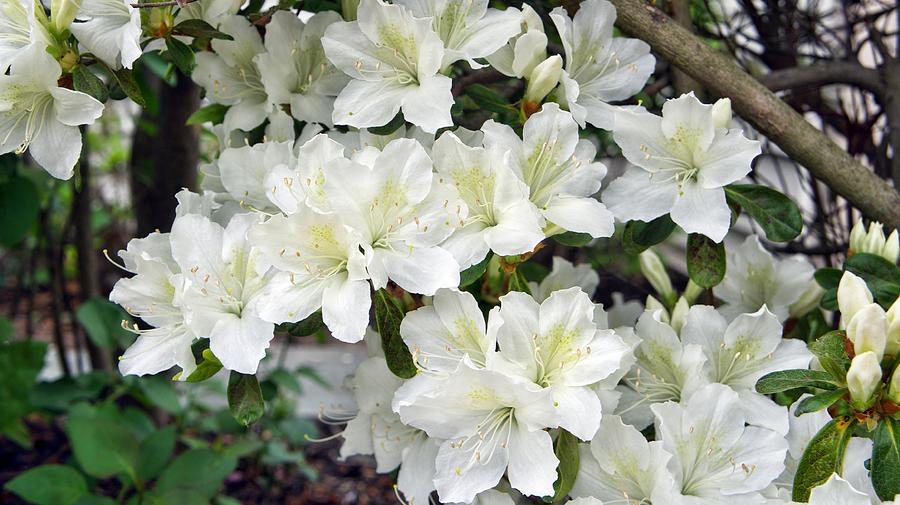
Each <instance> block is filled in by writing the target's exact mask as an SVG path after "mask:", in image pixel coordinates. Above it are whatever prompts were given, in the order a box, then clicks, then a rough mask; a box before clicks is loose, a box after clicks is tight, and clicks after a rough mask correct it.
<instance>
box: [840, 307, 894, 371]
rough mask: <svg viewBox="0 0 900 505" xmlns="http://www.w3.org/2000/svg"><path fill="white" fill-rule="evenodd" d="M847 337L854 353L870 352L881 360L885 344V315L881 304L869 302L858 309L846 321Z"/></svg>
mask: <svg viewBox="0 0 900 505" xmlns="http://www.w3.org/2000/svg"><path fill="white" fill-rule="evenodd" d="M847 338H848V339H850V341H851V342H853V350H854V351H855V352H856V354H862V353H864V352H872V353H875V356H877V357H878V361H881V358H883V357H884V349H885V346H886V345H887V316H886V314H885V312H884V309H882V308H881V305H878V304H877V303H870V304H869V305H866V306H865V307H863V308H861V309H859V311H857V312H856V314H855V315H854V316H853V318H852V319H850V322H849V323H847Z"/></svg>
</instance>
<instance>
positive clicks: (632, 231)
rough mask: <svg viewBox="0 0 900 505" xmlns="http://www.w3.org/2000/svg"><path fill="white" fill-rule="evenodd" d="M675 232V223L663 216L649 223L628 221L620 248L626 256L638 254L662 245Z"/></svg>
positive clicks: (666, 215) (667, 216) (665, 215)
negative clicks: (622, 248) (621, 247)
mask: <svg viewBox="0 0 900 505" xmlns="http://www.w3.org/2000/svg"><path fill="white" fill-rule="evenodd" d="M674 230H675V222H674V221H672V218H670V217H669V215H668V214H664V215H662V216H660V217H658V218H656V219H654V220H652V221H650V222H646V223H645V222H644V221H628V222H627V223H625V229H624V230H623V231H622V246H623V247H624V249H625V252H627V253H628V254H640V253H642V252H644V251H645V250H646V249H647V248H649V247H652V246H655V245H656V244H659V243H662V242H663V241H664V240H666V239H667V238H669V235H671V234H672V231H674Z"/></svg>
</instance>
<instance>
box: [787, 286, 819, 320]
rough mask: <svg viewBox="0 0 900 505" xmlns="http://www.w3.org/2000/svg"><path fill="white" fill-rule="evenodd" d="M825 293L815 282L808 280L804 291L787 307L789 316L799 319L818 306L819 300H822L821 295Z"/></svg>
mask: <svg viewBox="0 0 900 505" xmlns="http://www.w3.org/2000/svg"><path fill="white" fill-rule="evenodd" d="M823 294H825V290H824V289H822V287H821V286H819V283H817V282H810V283H809V286H807V288H806V291H804V292H803V294H802V295H800V298H799V299H798V300H797V301H796V302H794V303H792V304H791V306H790V307H788V312H789V313H790V316H791V317H792V318H794V319H799V318H801V317H803V316H805V315H807V314H809V313H810V312H812V311H813V310H815V309H816V308H818V306H819V302H820V301H821V300H822V295H823Z"/></svg>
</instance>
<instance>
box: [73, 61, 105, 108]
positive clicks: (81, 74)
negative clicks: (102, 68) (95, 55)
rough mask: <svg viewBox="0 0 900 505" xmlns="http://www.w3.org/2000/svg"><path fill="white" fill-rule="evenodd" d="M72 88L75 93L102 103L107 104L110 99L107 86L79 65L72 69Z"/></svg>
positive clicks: (87, 69)
mask: <svg viewBox="0 0 900 505" xmlns="http://www.w3.org/2000/svg"><path fill="white" fill-rule="evenodd" d="M72 86H73V87H74V88H75V91H80V92H82V93H86V94H88V95H90V96H92V97H94V98H95V99H96V100H97V101H98V102H100V103H106V101H107V100H108V99H109V90H108V89H106V84H103V81H102V80H100V78H99V77H97V75H96V74H94V73H93V72H91V69H89V68H87V67H86V66H84V65H77V66H76V67H75V68H74V69H72Z"/></svg>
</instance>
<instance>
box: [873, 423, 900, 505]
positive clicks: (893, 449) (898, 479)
mask: <svg viewBox="0 0 900 505" xmlns="http://www.w3.org/2000/svg"><path fill="white" fill-rule="evenodd" d="M872 485H873V486H875V493H877V494H878V497H879V498H881V499H882V500H893V499H894V496H895V495H897V494H900V421H895V420H894V419H891V418H890V417H886V418H884V419H882V420H881V422H880V423H878V427H877V428H875V438H874V440H873V446H872Z"/></svg>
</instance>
